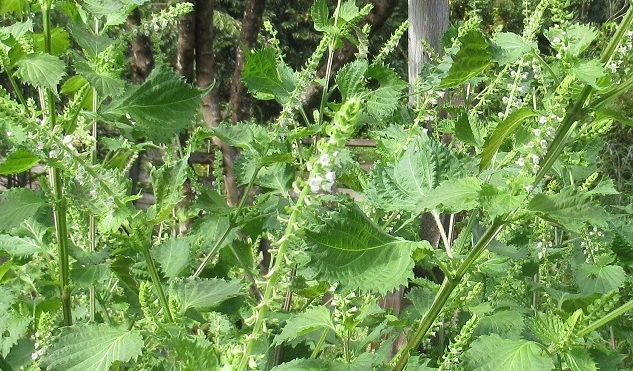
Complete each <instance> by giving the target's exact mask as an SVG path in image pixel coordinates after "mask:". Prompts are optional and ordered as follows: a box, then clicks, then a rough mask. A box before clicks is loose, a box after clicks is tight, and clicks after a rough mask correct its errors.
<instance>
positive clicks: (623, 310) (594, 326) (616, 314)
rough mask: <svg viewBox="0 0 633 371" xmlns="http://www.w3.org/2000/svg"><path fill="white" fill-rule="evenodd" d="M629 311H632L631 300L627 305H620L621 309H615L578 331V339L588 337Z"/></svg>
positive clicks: (632, 302) (632, 301) (632, 304)
mask: <svg viewBox="0 0 633 371" xmlns="http://www.w3.org/2000/svg"><path fill="white" fill-rule="evenodd" d="M631 309H633V300H631V301H629V302H628V303H626V304H624V305H622V306H621V307H619V308H617V309H615V310H614V311H612V312H611V313H609V314H607V315H606V316H604V317H602V318H600V319H599V320H597V321H595V322H593V323H592V324H590V325H589V326H587V327H585V328H584V329H582V330H580V331H579V332H578V337H579V338H580V337H583V336H587V335H589V334H590V333H592V332H593V331H595V330H597V329H599V328H600V327H602V326H604V325H606V324H607V323H609V322H611V321H613V320H614V319H616V318H618V317H619V316H621V315H623V314H624V313H626V312H628V311H630V310H631Z"/></svg>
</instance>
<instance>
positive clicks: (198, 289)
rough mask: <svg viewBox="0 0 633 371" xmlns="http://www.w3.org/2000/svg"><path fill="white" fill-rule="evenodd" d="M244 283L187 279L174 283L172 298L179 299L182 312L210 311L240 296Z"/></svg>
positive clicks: (171, 290)
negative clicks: (209, 309) (229, 299)
mask: <svg viewBox="0 0 633 371" xmlns="http://www.w3.org/2000/svg"><path fill="white" fill-rule="evenodd" d="M241 287H242V283H241V282H239V281H225V280H221V279H216V278H205V279H187V280H180V281H176V282H174V283H172V285H171V287H170V290H169V291H170V296H174V297H176V298H177V299H178V301H179V302H180V305H181V311H182V313H184V312H185V311H186V310H187V309H189V308H194V309H208V308H212V307H215V306H216V305H218V304H220V303H221V302H223V301H224V300H226V299H228V298H230V297H234V296H238V295H239V294H240V289H241Z"/></svg>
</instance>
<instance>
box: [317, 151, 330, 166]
mask: <svg viewBox="0 0 633 371" xmlns="http://www.w3.org/2000/svg"><path fill="white" fill-rule="evenodd" d="M319 162H320V163H321V165H323V166H325V167H328V166H330V162H331V159H330V155H328V154H327V153H324V154H322V155H321V157H319Z"/></svg>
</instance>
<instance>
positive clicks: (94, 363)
mask: <svg viewBox="0 0 633 371" xmlns="http://www.w3.org/2000/svg"><path fill="white" fill-rule="evenodd" d="M142 350H143V337H142V336H141V334H140V333H139V332H138V331H136V330H124V329H118V328H115V327H111V326H108V325H104V324H88V325H83V326H74V327H67V328H64V329H63V330H62V333H61V335H60V336H59V337H58V338H57V339H56V340H55V342H54V343H53V344H52V345H50V347H49V348H48V349H47V350H46V352H45V353H44V356H43V357H42V362H43V363H44V364H45V365H47V366H48V368H47V370H51V371H55V370H60V371H62V370H63V371H85V370H92V371H108V370H110V366H111V365H112V364H113V363H114V362H115V361H121V362H128V361H131V360H133V359H136V358H137V357H138V356H139V355H141V352H142Z"/></svg>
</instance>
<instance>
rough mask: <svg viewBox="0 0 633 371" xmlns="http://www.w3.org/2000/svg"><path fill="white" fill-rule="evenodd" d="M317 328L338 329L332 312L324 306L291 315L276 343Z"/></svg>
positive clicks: (289, 339) (276, 338)
mask: <svg viewBox="0 0 633 371" xmlns="http://www.w3.org/2000/svg"><path fill="white" fill-rule="evenodd" d="M317 330H322V331H323V330H332V332H335V331H336V328H335V327H334V323H333V322H332V313H331V312H330V310H329V309H328V308H326V307H324V306H318V307H314V308H310V309H308V310H306V311H305V312H303V313H299V314H297V315H294V316H293V317H291V318H290V319H289V320H288V321H287V322H286V325H285V326H284V329H283V330H282V331H281V333H280V334H279V335H277V336H275V340H274V343H275V344H281V343H283V342H285V341H292V340H294V339H296V338H297V337H299V336H302V335H305V334H308V333H310V332H312V331H317Z"/></svg>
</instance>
